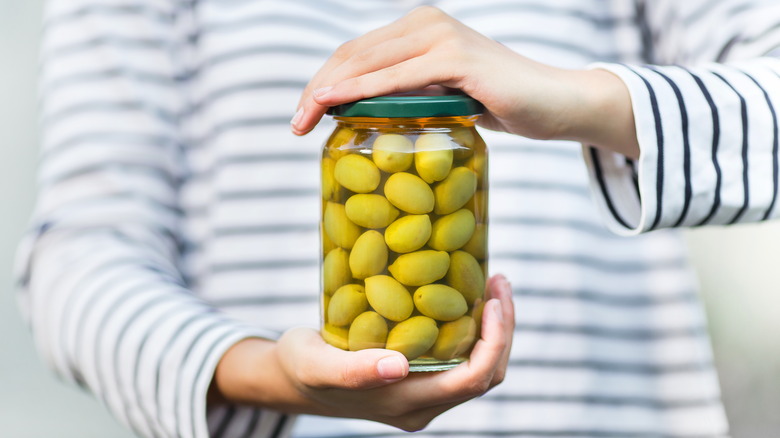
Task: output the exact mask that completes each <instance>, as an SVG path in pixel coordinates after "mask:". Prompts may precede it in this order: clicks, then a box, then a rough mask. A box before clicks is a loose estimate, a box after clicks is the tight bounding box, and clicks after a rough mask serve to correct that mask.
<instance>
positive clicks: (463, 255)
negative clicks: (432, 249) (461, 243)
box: [445, 251, 486, 305]
mask: <svg viewBox="0 0 780 438" xmlns="http://www.w3.org/2000/svg"><path fill="white" fill-rule="evenodd" d="M445 279H446V280H447V283H448V284H449V285H450V286H452V287H454V288H455V289H457V290H458V292H460V293H461V294H462V295H463V298H465V299H466V302H467V303H468V304H469V305H472V304H474V302H475V301H476V300H477V299H478V298H482V296H483V295H484V293H485V285H486V283H485V274H484V272H483V271H482V267H481V266H480V265H479V262H478V261H477V259H475V258H474V256H472V255H471V254H469V253H467V252H465V251H455V252H453V253H452V254H450V270H449V271H447V276H446V277H445Z"/></svg>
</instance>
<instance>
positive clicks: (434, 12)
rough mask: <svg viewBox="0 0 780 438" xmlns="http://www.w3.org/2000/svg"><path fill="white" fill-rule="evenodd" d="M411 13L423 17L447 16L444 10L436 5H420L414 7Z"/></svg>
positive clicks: (439, 17)
mask: <svg viewBox="0 0 780 438" xmlns="http://www.w3.org/2000/svg"><path fill="white" fill-rule="evenodd" d="M410 15H414V16H415V17H419V18H422V19H441V18H443V17H446V16H447V14H446V13H444V11H442V10H441V9H439V8H437V7H436V6H431V5H423V6H419V7H417V8H415V9H413V10H412V12H410Z"/></svg>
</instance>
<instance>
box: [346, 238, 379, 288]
mask: <svg viewBox="0 0 780 438" xmlns="http://www.w3.org/2000/svg"><path fill="white" fill-rule="evenodd" d="M385 266H387V245H386V244H385V238H384V236H382V233H380V232H379V231H376V230H368V231H366V232H365V233H363V234H362V235H361V236H360V237H358V239H357V241H356V242H355V246H354V247H353V248H352V252H351V253H350V254H349V269H350V270H351V271H352V276H353V277H355V278H359V279H363V278H366V277H370V276H372V275H377V274H379V273H381V272H382V271H384V270H385Z"/></svg>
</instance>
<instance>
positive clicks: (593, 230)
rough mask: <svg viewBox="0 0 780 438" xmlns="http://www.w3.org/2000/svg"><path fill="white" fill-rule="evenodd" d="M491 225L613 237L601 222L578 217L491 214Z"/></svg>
mask: <svg viewBox="0 0 780 438" xmlns="http://www.w3.org/2000/svg"><path fill="white" fill-rule="evenodd" d="M490 224H491V225H522V226H523V227H534V228H537V227H538V228H565V229H567V230H576V231H580V232H583V233H587V234H592V235H594V236H599V237H609V238H614V236H615V235H614V234H613V233H611V232H610V231H609V230H608V229H607V227H606V226H605V225H603V224H601V223H595V222H587V221H585V220H579V219H568V218H567V219H558V218H549V217H526V216H515V217H513V216H503V215H502V216H498V217H496V216H492V217H491V218H490Z"/></svg>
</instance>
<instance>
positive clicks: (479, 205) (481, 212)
mask: <svg viewBox="0 0 780 438" xmlns="http://www.w3.org/2000/svg"><path fill="white" fill-rule="evenodd" d="M464 208H467V209H468V210H469V211H470V212H472V213H474V218H475V219H476V220H477V223H479V222H486V219H487V213H488V211H487V191H485V190H477V191H476V192H474V196H472V197H471V199H469V200H468V202H466V205H465V206H464Z"/></svg>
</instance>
